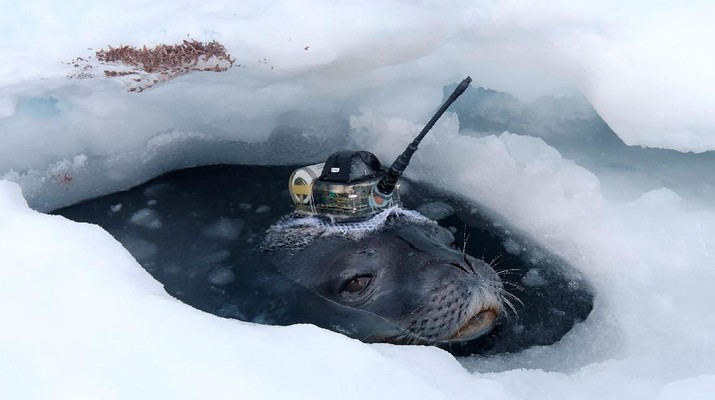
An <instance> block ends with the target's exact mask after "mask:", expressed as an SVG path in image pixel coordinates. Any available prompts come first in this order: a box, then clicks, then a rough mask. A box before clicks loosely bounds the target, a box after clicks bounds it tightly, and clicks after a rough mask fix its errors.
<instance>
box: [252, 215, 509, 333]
mask: <svg viewBox="0 0 715 400" xmlns="http://www.w3.org/2000/svg"><path fill="white" fill-rule="evenodd" d="M263 247H264V249H265V250H266V251H268V252H269V253H270V258H272V259H273V262H274V264H275V265H276V266H277V268H278V270H279V272H280V273H281V274H283V275H284V276H286V277H287V278H288V279H290V280H292V281H294V282H296V283H298V284H299V285H301V286H303V287H305V288H308V289H310V290H311V291H313V292H314V293H316V294H318V295H319V296H321V297H322V298H325V299H327V300H329V301H331V302H335V303H338V304H341V305H343V306H345V307H350V308H352V309H356V310H360V311H361V312H367V313H371V314H373V315H375V316H377V317H379V318H381V319H384V320H386V321H389V322H390V323H391V324H392V325H394V326H395V327H397V328H398V329H396V330H393V331H392V332H390V333H389V335H387V334H382V333H381V332H374V334H373V335H371V337H369V338H364V337H361V338H359V339H361V340H364V341H387V342H393V343H401V344H405V343H420V344H444V343H451V342H462V341H469V340H472V339H475V338H477V337H479V336H481V335H484V334H486V333H488V332H489V331H490V330H491V329H492V328H493V327H494V326H495V324H496V322H497V319H498V317H499V316H500V315H501V314H502V312H503V306H502V304H503V296H504V289H503V285H502V282H501V281H500V279H499V277H498V276H497V274H496V272H494V270H493V269H492V268H491V267H490V266H489V265H488V264H487V263H485V262H484V261H481V260H478V259H476V258H474V257H471V256H469V255H467V254H465V253H464V252H462V251H461V250H459V249H457V248H456V246H455V243H454V236H453V235H452V233H451V232H450V231H448V230H447V229H445V228H442V227H440V226H439V225H437V224H436V223H435V222H433V221H431V220H429V219H427V218H425V217H423V216H421V215H420V214H418V213H417V212H414V211H407V210H403V209H400V208H392V209H389V210H386V211H384V212H382V213H380V214H378V215H376V216H375V217H373V218H371V219H370V220H368V221H364V222H357V223H353V224H352V225H350V224H345V223H342V224H332V223H330V222H326V221H323V220H321V219H319V218H315V217H312V218H311V217H308V218H305V217H304V218H300V217H297V216H291V217H288V218H286V219H285V220H283V221H281V222H279V223H278V224H276V225H274V226H273V227H271V229H269V231H268V234H267V236H266V238H265V240H264V243H263ZM276 250H280V251H276ZM306 322H311V321H306ZM376 329H378V328H376ZM395 332H397V333H395Z"/></svg>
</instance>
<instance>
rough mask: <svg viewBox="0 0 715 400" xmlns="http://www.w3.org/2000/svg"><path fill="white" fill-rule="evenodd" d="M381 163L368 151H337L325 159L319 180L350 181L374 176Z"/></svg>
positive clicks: (379, 169)
mask: <svg viewBox="0 0 715 400" xmlns="http://www.w3.org/2000/svg"><path fill="white" fill-rule="evenodd" d="M381 168H382V165H381V164H380V160H378V159H377V157H376V156H375V155H374V154H372V153H370V152H369V151H338V152H336V153H333V154H332V155H331V156H330V157H328V160H327V161H325V166H324V167H323V172H322V173H321V174H320V178H319V179H320V180H322V181H327V182H339V183H351V182H357V181H362V180H365V179H370V178H374V177H376V176H378V175H380V173H381Z"/></svg>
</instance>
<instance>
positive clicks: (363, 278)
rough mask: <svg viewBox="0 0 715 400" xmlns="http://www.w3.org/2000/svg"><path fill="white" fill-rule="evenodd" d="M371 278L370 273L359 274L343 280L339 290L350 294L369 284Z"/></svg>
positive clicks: (361, 289)
mask: <svg viewBox="0 0 715 400" xmlns="http://www.w3.org/2000/svg"><path fill="white" fill-rule="evenodd" d="M371 280H372V276H371V275H359V276H355V277H352V278H350V279H349V280H347V281H345V283H344V284H343V287H342V289H340V291H341V292H348V293H351V294H357V293H360V292H362V291H363V290H365V288H366V287H367V285H369V284H370V281H371Z"/></svg>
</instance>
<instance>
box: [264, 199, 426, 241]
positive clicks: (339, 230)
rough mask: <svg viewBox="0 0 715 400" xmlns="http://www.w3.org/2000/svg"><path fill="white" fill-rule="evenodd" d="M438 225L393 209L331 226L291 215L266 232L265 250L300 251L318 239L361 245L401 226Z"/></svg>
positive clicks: (405, 211) (303, 216) (329, 222)
mask: <svg viewBox="0 0 715 400" xmlns="http://www.w3.org/2000/svg"><path fill="white" fill-rule="evenodd" d="M408 224H418V225H437V223H436V222H434V221H432V220H431V219H429V218H427V217H425V216H423V215H422V214H420V213H418V212H417V211H413V210H405V209H403V208H400V207H392V208H389V209H387V210H385V211H382V212H381V213H379V214H376V215H375V216H373V217H372V218H370V219H367V220H365V221H357V222H331V221H329V220H326V219H324V218H320V217H315V216H305V215H301V214H295V213H294V214H290V215H288V216H286V217H284V218H283V219H281V220H280V221H278V222H277V223H275V224H274V225H272V226H271V227H270V228H268V231H267V232H266V237H265V238H264V239H263V243H262V244H261V248H262V249H263V250H264V251H274V250H300V249H302V248H305V247H307V246H309V245H310V244H311V243H313V242H314V241H315V240H316V239H319V238H325V237H344V238H347V239H351V240H355V241H358V240H360V239H362V238H363V237H365V236H366V235H368V234H371V233H375V232H379V231H381V230H383V229H386V228H388V227H391V226H398V225H408Z"/></svg>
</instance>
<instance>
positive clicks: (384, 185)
mask: <svg viewBox="0 0 715 400" xmlns="http://www.w3.org/2000/svg"><path fill="white" fill-rule="evenodd" d="M471 82H472V78H471V77H469V76H468V77H466V78H464V80H463V81H462V82H461V83H460V84H459V85H458V86H457V88H455V89H454V92H452V94H451V95H450V96H449V98H448V99H447V101H445V102H444V104H442V107H440V108H439V110H437V112H436V113H435V114H434V116H433V117H432V119H430V120H429V122H428V123H427V125H425V127H424V128H422V131H421V132H420V134H419V135H417V137H416V138H415V140H413V141H412V143H410V145H409V146H407V148H406V149H405V151H403V152H402V154H400V156H399V157H397V159H395V162H393V163H392V165H391V166H390V169H388V170H387V173H385V176H383V177H382V179H380V182H378V183H377V185H376V188H377V191H378V194H380V195H382V196H383V197H389V196H390V195H391V194H392V191H393V190H395V185H397V179H398V178H399V177H400V176H401V175H402V173H403V172H405V168H407V165H408V164H409V163H410V159H411V158H412V155H413V154H414V153H415V151H417V147H418V146H419V145H420V142H421V141H422V139H423V138H424V137H425V135H426V134H427V132H429V131H430V129H432V127H433V126H434V124H435V123H436V122H437V120H438V119H439V118H440V117H441V116H442V114H444V112H445V111H447V108H449V106H450V105H452V103H454V101H455V100H457V97H459V96H461V95H462V93H464V91H465V90H467V87H468V86H469V84H470V83H471Z"/></svg>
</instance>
